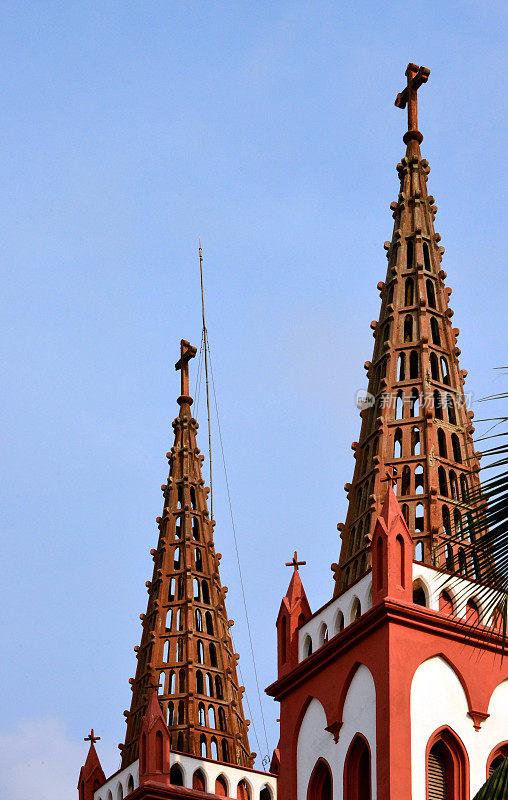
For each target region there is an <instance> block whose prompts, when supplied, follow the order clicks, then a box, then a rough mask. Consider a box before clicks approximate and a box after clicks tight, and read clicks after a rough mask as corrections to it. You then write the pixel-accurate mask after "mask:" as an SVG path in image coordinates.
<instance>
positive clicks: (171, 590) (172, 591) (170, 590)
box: [166, 578, 175, 630]
mask: <svg viewBox="0 0 508 800" xmlns="http://www.w3.org/2000/svg"><path fill="white" fill-rule="evenodd" d="M174 599H175V579H174V578H171V580H170V581H169V587H168V600H169V602H171V600H174ZM171 613H172V612H171ZM166 627H167V626H166ZM170 629H171V617H170V625H169V628H168V630H170Z"/></svg>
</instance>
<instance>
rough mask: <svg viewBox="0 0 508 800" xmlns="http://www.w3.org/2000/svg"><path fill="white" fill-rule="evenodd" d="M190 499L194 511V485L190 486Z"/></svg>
mask: <svg viewBox="0 0 508 800" xmlns="http://www.w3.org/2000/svg"><path fill="white" fill-rule="evenodd" d="M190 500H191V508H192V509H193V510H194V511H195V510H196V490H195V488H194V486H191V487H190Z"/></svg>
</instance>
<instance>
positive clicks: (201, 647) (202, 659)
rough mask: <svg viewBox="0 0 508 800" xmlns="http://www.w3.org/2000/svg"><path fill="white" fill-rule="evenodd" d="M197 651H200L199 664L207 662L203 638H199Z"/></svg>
mask: <svg viewBox="0 0 508 800" xmlns="http://www.w3.org/2000/svg"><path fill="white" fill-rule="evenodd" d="M197 652H198V664H204V663H205V651H204V647H203V642H202V641H201V639H198V644H197Z"/></svg>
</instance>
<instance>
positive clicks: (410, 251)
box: [406, 239, 415, 269]
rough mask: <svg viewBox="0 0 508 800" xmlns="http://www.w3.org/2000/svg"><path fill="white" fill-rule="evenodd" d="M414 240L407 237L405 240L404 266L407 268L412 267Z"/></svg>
mask: <svg viewBox="0 0 508 800" xmlns="http://www.w3.org/2000/svg"><path fill="white" fill-rule="evenodd" d="M414 252H415V247H414V242H413V240H412V239H407V241H406V267H407V269H413V264H414Z"/></svg>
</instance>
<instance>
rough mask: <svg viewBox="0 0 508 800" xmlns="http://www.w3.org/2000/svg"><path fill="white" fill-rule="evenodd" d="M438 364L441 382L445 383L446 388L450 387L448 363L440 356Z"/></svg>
mask: <svg viewBox="0 0 508 800" xmlns="http://www.w3.org/2000/svg"><path fill="white" fill-rule="evenodd" d="M439 363H440V365H441V381H442V383H445V384H446V386H449V385H450V374H449V372H448V362H447V360H446V358H445V357H444V356H441V358H440V359H439Z"/></svg>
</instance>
